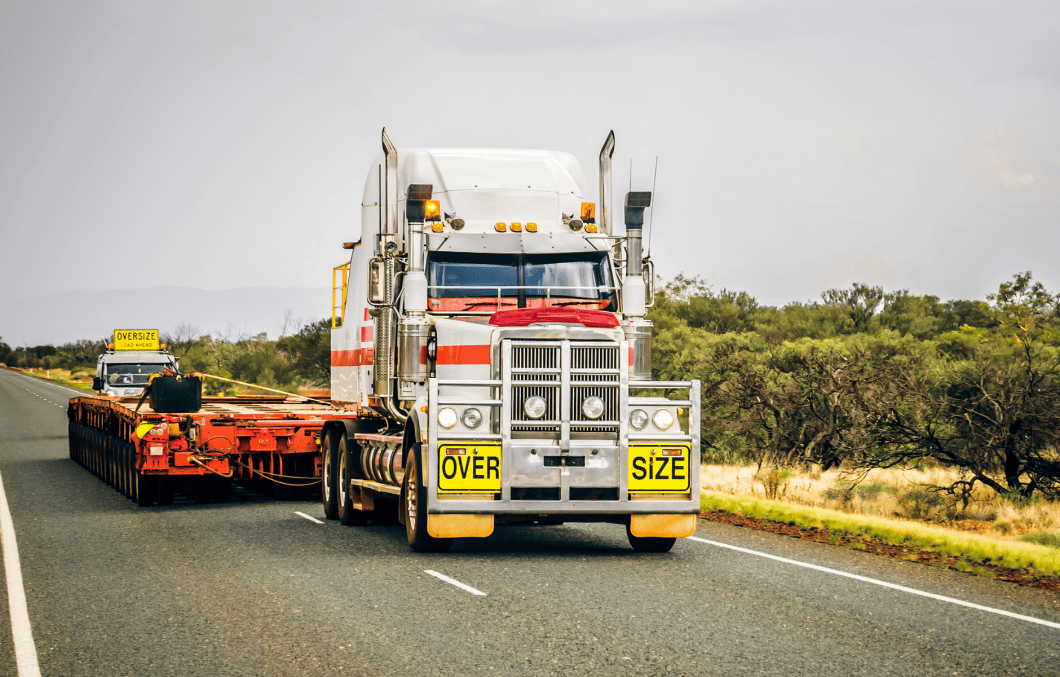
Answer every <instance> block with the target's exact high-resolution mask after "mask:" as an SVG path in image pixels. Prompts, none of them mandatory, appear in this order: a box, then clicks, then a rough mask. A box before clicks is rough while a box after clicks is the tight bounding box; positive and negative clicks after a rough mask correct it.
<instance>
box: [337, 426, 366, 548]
mask: <svg viewBox="0 0 1060 677" xmlns="http://www.w3.org/2000/svg"><path fill="white" fill-rule="evenodd" d="M335 451H336V455H337V456H338V457H339V464H338V470H337V471H336V472H335V503H336V505H337V506H338V513H339V514H338V518H339V524H342V525H343V526H348V527H351V526H358V527H359V526H364V525H365V524H368V513H366V512H364V511H363V510H357V509H356V508H354V507H353V496H352V495H351V494H350V480H351V479H353V469H354V468H356V467H357V458H356V455H357V454H358V453H360V449H359V448H358V444H357V443H356V442H351V441H350V439H349V438H348V437H346V433H341V434H339V444H338V448H337V449H336V450H335Z"/></svg>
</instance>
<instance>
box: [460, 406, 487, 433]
mask: <svg viewBox="0 0 1060 677" xmlns="http://www.w3.org/2000/svg"><path fill="white" fill-rule="evenodd" d="M460 422H461V423H463V424H464V427H465V428H477V427H478V424H479V423H482V412H481V411H479V410H478V409H475V408H471V409H465V410H464V413H462V414H460Z"/></svg>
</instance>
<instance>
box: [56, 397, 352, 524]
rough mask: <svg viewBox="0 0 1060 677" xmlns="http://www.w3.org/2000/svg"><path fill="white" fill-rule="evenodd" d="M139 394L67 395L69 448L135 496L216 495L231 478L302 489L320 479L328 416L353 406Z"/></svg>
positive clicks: (165, 499) (287, 492)
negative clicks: (174, 408) (197, 400)
mask: <svg viewBox="0 0 1060 677" xmlns="http://www.w3.org/2000/svg"><path fill="white" fill-rule="evenodd" d="M138 405H140V403H139V398H135V397H127V398H115V397H103V396H86V397H77V398H73V399H71V400H70V405H69V409H68V416H69V419H70V431H69V432H70V457H71V458H72V459H74V460H75V461H77V462H78V463H80V464H81V465H83V466H85V468H87V469H88V470H90V471H91V472H93V473H94V474H95V475H97V476H98V477H99V478H100V479H101V480H103V481H105V482H107V483H108V484H110V485H111V486H112V487H114V488H115V489H116V490H118V491H119V492H121V493H122V494H123V495H125V496H127V497H128V498H130V499H132V500H133V501H135V502H136V503H137V504H138V505H141V506H149V505H153V504H155V503H158V504H160V505H165V504H169V503H172V502H173V496H174V493H180V494H183V495H186V496H188V497H191V498H195V499H196V500H197V501H209V500H224V498H226V497H227V495H228V490H229V487H230V486H231V483H232V482H233V481H237V482H255V483H257V482H265V484H266V486H275V487H276V496H277V497H287V498H295V497H302V498H304V497H306V494H307V493H308V492H309V491H311V490H312V489H314V488H316V487H317V486H318V484H319V480H320V437H321V430H322V429H323V427H324V425H325V423H326V422H328V421H336V420H342V419H353V418H357V413H358V412H357V411H356V410H351V409H344V410H339V409H335V408H332V407H330V406H328V405H326V404H323V403H314V402H310V401H307V400H305V399H299V398H284V397H205V398H202V406H201V408H200V409H199V411H197V412H194V413H186V414H171V413H158V412H155V411H153V410H152V409H151V408H150V407H149V406H148V404H147V403H146V402H144V403H143V404H142V405H140V406H139V408H137V407H138Z"/></svg>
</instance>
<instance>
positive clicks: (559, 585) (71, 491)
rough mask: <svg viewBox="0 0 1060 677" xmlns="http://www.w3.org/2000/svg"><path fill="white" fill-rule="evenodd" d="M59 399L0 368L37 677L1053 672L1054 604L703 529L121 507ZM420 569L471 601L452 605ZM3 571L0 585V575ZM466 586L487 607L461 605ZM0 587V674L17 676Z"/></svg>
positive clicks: (276, 509)
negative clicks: (662, 544)
mask: <svg viewBox="0 0 1060 677" xmlns="http://www.w3.org/2000/svg"><path fill="white" fill-rule="evenodd" d="M72 395H73V393H71V392H70V391H68V390H66V389H64V388H62V387H60V386H56V385H53V384H50V383H45V382H41V381H38V380H35V379H31V378H28V377H24V376H21V375H17V374H14V373H12V372H7V371H0V476H2V480H3V486H4V489H5V491H6V494H7V500H8V503H9V505H10V511H11V515H12V519H13V523H14V529H15V534H16V536H17V541H18V552H19V555H20V559H21V571H22V576H23V579H24V587H25V595H26V600H27V604H28V614H29V619H30V622H31V625H32V632H33V639H34V641H35V645H36V653H37V656H38V660H39V665H40V671H41V674H42V675H45V676H52V675H55V676H59V675H62V676H74V675H93V676H99V675H106V676H119V675H136V676H140V675H179V676H181V677H190V676H192V675H209V676H218V675H266V676H269V675H325V674H328V675H331V674H348V675H469V674H490V675H494V674H517V675H522V674H528V675H530V674H545V675H547V674H571V673H576V672H577V673H585V674H602V675H603V674H606V675H666V674H674V675H714V674H718V675H721V674H725V675H762V674H767V675H801V674H810V675H815V676H819V675H966V674H967V675H1057V674H1060V628H1058V627H1050V626H1045V625H1041V624H1038V623H1035V622H1032V621H1031V620H1025V619H1020V618H1013V617H1010V616H1004V615H1000V614H998V613H995V612H992V611H984V610H980V609H975V608H968V607H965V606H960V605H958V604H955V603H953V602H951V601H945V600H940V599H934V598H928V597H924V596H921V595H917V594H913V593H912V592H908V591H904V590H897V589H892V588H887V587H882V586H881V585H878V584H875V583H872V582H870V581H864V580H856V579H851V578H847V577H843V576H840V575H837V574H835V573H832V572H830V571H821V570H816V569H810V568H806V567H803V566H798V565H796V564H793V563H790V562H785V561H779V560H776V559H769V558H766V557H763V556H761V555H759V554H756V553H765V554H768V555H774V556H779V557H782V558H787V559H790V560H795V561H797V562H801V563H807V564H813V565H817V566H820V567H825V568H827V569H832V570H837V571H842V572H846V573H849V574H855V575H859V576H862V577H866V578H869V579H873V580H878V581H883V582H886V583H891V584H897V585H900V586H905V587H907V588H911V589H914V590H917V591H922V592H925V593H932V594H935V595H940V596H944V597H947V598H953V599H957V600H962V601H966V602H970V603H973V604H978V605H982V606H984V607H988V608H990V609H994V610H1000V611H1005V612H1010V613H1013V614H1018V615H1022V616H1026V617H1030V618H1032V619H1040V620H1043V621H1047V622H1051V623H1054V624H1057V623H1060V599H1058V598H1057V596H1056V595H1053V594H1050V593H1046V592H1042V591H1038V590H1034V589H1025V588H1020V587H1018V586H1015V585H1013V584H1009V583H1002V582H997V581H993V580H990V579H983V578H975V577H971V576H967V575H964V574H959V573H956V572H950V571H945V570H941V569H935V568H931V567H925V566H921V565H917V564H913V563H910V562H904V561H900V560H890V559H885V558H877V557H874V556H872V555H867V554H865V553H861V552H854V551H849V550H844V549H840V548H835V547H831V546H826V545H820V544H815V543H808V542H805V541H797V540H793V539H787V538H784V537H781V536H776V535H773V534H766V533H761V532H753V531H744V530H741V529H738V528H735V527H728V526H723V525H717V524H712V523H709V522H701V523H700V525H699V530H698V532H697V536H698V537H699V538H702V539H706V540H708V541H714V542H717V543H724V544H729V545H733V546H737V547H740V548H744V549H747V550H752V551H754V552H742V551H737V550H732V549H728V548H723V547H719V546H718V545H714V544H711V543H707V542H703V541H694V540H684V541H680V542H678V544H677V546H676V547H675V548H674V550H673V551H672V552H671V553H668V554H665V555H637V554H634V553H633V552H632V551H631V550H630V549H629V547H628V544H627V543H626V537H625V532H624V531H623V530H622V529H621V528H619V527H616V526H612V525H563V526H550V527H537V528H529V527H507V528H498V530H497V532H496V533H495V534H494V535H493V536H492V537H490V538H488V539H484V540H463V541H458V542H457V544H456V546H455V547H454V548H453V550H452V551H451V552H450V553H447V554H443V555H417V554H415V553H413V552H411V551H410V550H409V549H408V547H407V545H406V543H405V534H404V530H403V528H401V527H352V528H348V527H342V526H340V525H339V524H337V523H335V522H329V523H323V524H321V523H317V522H314V521H311V520H310V519H306V518H305V517H302V516H299V515H298V514H296V512H302V513H305V514H306V515H308V516H311V517H314V518H316V519H317V520H320V519H322V518H323V515H322V511H321V508H320V506H319V504H318V503H315V502H275V501H271V500H267V499H265V498H263V497H260V496H257V495H254V494H249V493H240V494H237V495H236V500H235V501H234V502H232V503H228V504H214V505H194V504H191V503H185V504H178V505H175V506H173V507H165V508H159V507H155V508H137V507H136V506H135V505H133V504H132V503H131V502H130V501H128V500H127V499H125V498H123V497H122V496H120V495H119V494H118V493H116V492H115V491H113V490H112V489H110V488H109V487H108V486H106V485H105V484H103V483H102V482H100V481H99V480H97V479H96V478H95V477H93V476H92V475H91V474H89V473H88V472H87V471H85V470H84V469H83V468H81V467H80V466H79V465H77V464H76V463H74V462H73V461H71V460H69V456H68V450H67V442H66V430H67V428H66V400H67V398H69V397H70V396H72ZM428 571H433V572H436V573H438V574H442V575H444V576H447V577H449V578H451V579H453V580H455V581H457V582H459V583H462V584H464V585H465V586H469V588H470V589H471V591H468V590H465V589H463V588H460V587H457V586H456V585H453V584H451V583H449V582H447V581H445V580H443V579H441V578H438V577H436V576H434V575H432V574H429V573H427V572H428ZM5 573H6V571H5ZM472 591H478V592H481V593H485V594H474V593H473V592H472ZM8 600H9V596H8V590H7V587H6V586H3V585H2V583H0V605H2V606H3V608H2V609H0V675H18V674H19V673H18V671H17V667H16V663H15V653H14V648H13V639H12V637H13V635H12V619H11V618H10V617H9V615H8Z"/></svg>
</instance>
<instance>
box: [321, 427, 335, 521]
mask: <svg viewBox="0 0 1060 677" xmlns="http://www.w3.org/2000/svg"><path fill="white" fill-rule="evenodd" d="M323 442H324V444H323V445H322V446H321V449H320V453H321V455H323V457H324V458H322V459H321V465H322V466H323V468H322V470H321V478H320V497H321V502H322V503H323V504H324V519H329V520H333V519H338V518H339V505H338V500H337V496H336V493H337V492H336V489H337V484H338V483H337V482H336V481H335V471H336V470H337V469H338V465H339V458H338V449H337V448H336V447H337V446H338V444H337V442H336V440H335V432H334V431H328V432H327V434H325V435H324V440H323Z"/></svg>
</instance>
